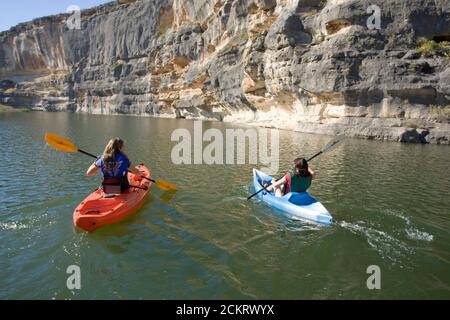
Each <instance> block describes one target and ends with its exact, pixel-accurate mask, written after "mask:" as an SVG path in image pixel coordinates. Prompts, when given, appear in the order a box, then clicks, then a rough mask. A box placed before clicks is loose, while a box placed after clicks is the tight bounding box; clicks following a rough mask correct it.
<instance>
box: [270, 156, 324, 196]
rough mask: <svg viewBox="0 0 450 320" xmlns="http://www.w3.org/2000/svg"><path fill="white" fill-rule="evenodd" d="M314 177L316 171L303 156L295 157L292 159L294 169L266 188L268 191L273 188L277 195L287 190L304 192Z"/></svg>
mask: <svg viewBox="0 0 450 320" xmlns="http://www.w3.org/2000/svg"><path fill="white" fill-rule="evenodd" d="M315 177H316V173H315V172H314V170H312V169H311V168H309V166H308V162H307V161H306V160H305V159H303V158H297V159H295V160H294V169H293V170H291V171H288V172H287V173H286V174H285V176H284V177H283V178H281V179H280V180H278V181H276V182H273V184H272V185H271V186H269V187H268V188H267V189H266V190H267V191H269V192H271V191H272V190H274V192H275V196H277V197H282V196H283V195H285V194H287V193H289V192H306V190H308V188H309V187H310V186H311V183H312V180H313V179H314V178H315ZM265 185H267V183H265ZM265 185H264V184H263V186H265Z"/></svg>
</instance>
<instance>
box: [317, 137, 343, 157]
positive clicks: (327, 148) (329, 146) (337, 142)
mask: <svg viewBox="0 0 450 320" xmlns="http://www.w3.org/2000/svg"><path fill="white" fill-rule="evenodd" d="M344 139H345V134H343V133H342V134H340V135H338V136H336V137H335V138H334V139H333V140H331V141H330V142H328V144H327V145H326V146H325V147H324V148H323V149H322V153H325V152H328V151H331V150H333V149H334V148H336V147H337V146H338V145H340V144H341V142H342V141H344Z"/></svg>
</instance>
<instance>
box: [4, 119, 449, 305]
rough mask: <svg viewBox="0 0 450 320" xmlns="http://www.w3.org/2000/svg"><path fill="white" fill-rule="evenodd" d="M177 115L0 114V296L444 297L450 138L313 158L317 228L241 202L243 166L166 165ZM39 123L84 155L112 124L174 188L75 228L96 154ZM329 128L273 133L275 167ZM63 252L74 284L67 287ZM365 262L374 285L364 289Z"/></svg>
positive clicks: (355, 147)
mask: <svg viewBox="0 0 450 320" xmlns="http://www.w3.org/2000/svg"><path fill="white" fill-rule="evenodd" d="M211 127H213V128H218V129H219V130H225V129H226V128H236V127H233V126H231V125H225V124H219V123H204V128H205V129H206V128H211ZM176 128H187V129H189V130H193V122H192V121H188V120H166V119H151V118H139V117H127V116H92V115H90V116H89V115H74V114H64V113H62V114H53V113H26V114H3V115H0V150H1V152H0V163H1V168H2V179H0V288H1V290H0V298H1V299H18V298H24V299H107V298H113V299H140V298H142V299H228V298H238V299H241V298H250V299H311V298H312V299H326V298H337V299H343V298H350V299H360V298H367V299H379V298H387V299H397V298H427V299H428V298H445V299H449V298H450V197H449V190H450V174H449V173H450V170H449V169H450V162H449V161H450V148H449V147H446V146H433V145H406V144H397V143H386V142H378V141H366V140H355V139H347V140H346V141H345V142H344V143H343V145H342V146H341V147H339V148H337V149H335V150H334V151H333V152H331V153H329V154H325V155H323V156H321V157H320V158H317V159H316V160H315V161H314V162H312V163H311V165H312V166H313V167H314V168H315V169H316V170H317V172H318V174H319V177H318V179H317V181H315V182H314V184H313V186H312V188H311V189H310V191H311V194H312V195H314V196H316V197H318V198H319V199H320V200H321V202H322V203H323V204H324V205H325V206H326V207H327V209H328V210H329V211H330V212H331V213H332V214H333V216H334V218H335V220H336V224H335V225H333V226H331V227H326V226H319V225H315V224H311V223H307V222H302V221H291V220H289V219H287V218H285V217H283V215H281V214H280V213H279V212H277V211H274V210H272V209H270V208H269V207H267V206H266V205H264V204H263V203H261V202H259V201H258V200H252V201H246V197H247V196H248V195H249V194H250V183H251V169H252V165H227V166H221V165H214V166H209V165H191V166H186V165H182V166H176V165H174V164H172V161H171V157H170V155H171V150H172V148H173V146H174V145H175V143H173V142H171V141H170V135H171V133H172V132H173V130H174V129H176ZM46 132H53V133H56V134H59V135H62V136H65V137H67V138H69V139H72V140H73V141H76V143H77V144H78V145H79V146H81V147H83V148H84V149H86V150H87V151H90V152H93V153H99V152H101V150H102V149H103V147H104V144H105V142H106V141H107V140H108V139H109V138H110V137H112V136H116V135H119V136H121V137H123V138H124V139H125V140H126V141H127V152H128V154H129V156H130V157H131V158H132V160H133V161H134V162H135V163H139V162H145V163H146V164H147V165H148V166H150V167H151V169H152V171H153V174H154V176H155V177H160V178H163V179H166V180H168V181H171V182H173V183H176V185H177V186H178V189H179V190H178V192H177V193H176V194H175V195H173V196H172V197H170V196H168V195H167V194H163V193H162V192H161V191H160V190H158V189H156V188H153V191H152V193H151V196H150V198H149V200H148V202H147V203H146V205H145V206H144V207H143V209H142V210H140V211H139V213H137V214H136V215H134V216H133V217H131V218H129V219H128V220H126V221H123V222H121V223H118V224H116V225H112V226H108V227H105V228H104V229H100V230H98V231H97V232H95V233H93V234H86V233H84V232H81V231H79V230H77V229H75V228H74V226H73V224H72V213H73V209H74V208H75V207H76V205H77V204H78V203H79V202H81V201H82V200H83V199H84V197H85V196H87V195H88V194H89V193H90V192H91V191H93V190H94V189H95V188H96V187H97V186H98V185H99V182H100V180H99V179H100V178H99V177H97V178H88V177H85V176H84V172H85V170H86V168H87V167H88V166H89V165H90V164H91V159H89V158H87V157H85V156H82V155H80V154H65V153H62V152H58V151H55V150H53V149H51V148H50V147H48V146H46V145H45V143H44V142H43V140H42V137H43V135H44V133H46ZM329 139H330V137H326V136H319V135H307V134H300V133H293V132H287V131H281V132H280V148H281V159H280V169H283V170H285V169H287V168H288V166H289V164H290V161H291V160H292V158H294V157H295V156H297V155H305V156H308V155H311V154H313V153H315V152H316V151H318V150H319V149H320V148H321V147H322V146H323V145H324V144H326V142H327V141H328V140H329ZM70 265H78V266H79V267H80V268H81V285H82V287H81V290H69V289H67V287H66V280H67V277H68V276H69V275H68V274H67V273H66V269H67V267H68V266H70ZM369 265H378V266H379V267H380V270H381V289H380V290H368V289H367V286H366V280H367V278H368V277H369V275H368V274H367V273H366V270H367V267H368V266H369Z"/></svg>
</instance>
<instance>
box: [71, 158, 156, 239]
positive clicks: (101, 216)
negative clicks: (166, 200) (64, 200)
mask: <svg viewBox="0 0 450 320" xmlns="http://www.w3.org/2000/svg"><path fill="white" fill-rule="evenodd" d="M137 169H138V170H140V171H142V172H144V173H143V174H142V176H144V177H147V178H151V177H150V172H149V170H148V169H147V168H146V167H145V166H144V165H143V164H142V165H139V166H137ZM128 181H129V183H130V186H131V188H130V189H129V190H127V191H125V192H124V193H122V194H105V193H104V192H103V189H102V188H99V189H97V190H95V191H94V192H93V193H91V194H90V195H89V196H88V197H87V198H86V199H84V200H83V202H81V203H80V204H79V205H78V207H77V208H76V209H75V211H74V213H73V223H74V225H75V226H77V227H78V228H81V229H83V230H85V231H87V232H92V231H94V230H96V229H98V228H101V227H103V226H105V225H108V224H112V223H115V222H118V221H121V220H123V219H125V218H127V217H129V216H130V215H132V214H134V213H135V212H136V211H138V210H139V208H141V207H142V205H143V204H144V202H145V200H146V199H147V196H148V195H149V193H150V187H151V185H152V183H151V182H150V181H149V180H147V179H143V178H141V177H140V176H137V175H134V174H132V173H128Z"/></svg>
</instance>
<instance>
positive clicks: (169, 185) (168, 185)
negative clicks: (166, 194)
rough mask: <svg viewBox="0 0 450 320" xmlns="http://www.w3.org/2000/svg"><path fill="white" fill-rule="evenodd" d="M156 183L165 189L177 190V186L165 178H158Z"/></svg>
mask: <svg viewBox="0 0 450 320" xmlns="http://www.w3.org/2000/svg"><path fill="white" fill-rule="evenodd" d="M156 185H157V186H158V188H160V189H161V190H163V191H176V190H177V186H176V185H174V184H172V183H170V182H167V181H165V180H156Z"/></svg>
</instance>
